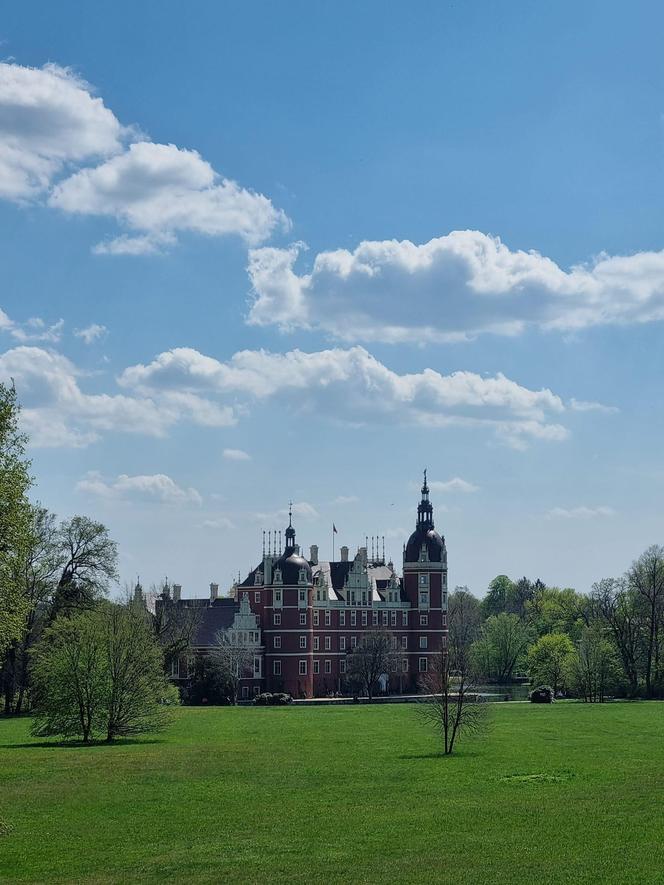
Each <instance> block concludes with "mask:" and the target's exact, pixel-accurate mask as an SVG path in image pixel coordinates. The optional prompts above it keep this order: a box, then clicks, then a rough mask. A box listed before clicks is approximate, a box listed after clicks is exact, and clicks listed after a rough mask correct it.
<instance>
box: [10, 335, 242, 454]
mask: <svg viewBox="0 0 664 885" xmlns="http://www.w3.org/2000/svg"><path fill="white" fill-rule="evenodd" d="M82 377H83V375H82V373H81V372H80V371H79V370H78V369H77V368H76V366H75V365H74V364H73V363H72V362H71V361H70V360H68V359H67V358H66V357H65V356H63V355H62V354H59V353H55V352H54V351H50V350H45V349H43V348H39V347H25V346H22V347H15V348H13V349H11V350H8V351H6V352H5V353H3V354H1V355H0V379H3V380H5V379H9V378H13V379H14V381H15V383H16V388H17V390H18V394H19V398H20V400H21V403H22V405H23V410H22V413H21V421H22V424H23V427H24V429H25V431H26V432H27V433H29V435H30V439H31V443H32V445H33V446H37V447H54V446H74V447H80V446H85V445H88V444H89V443H91V442H94V441H95V440H97V439H98V438H99V435H100V433H102V432H109V431H116V432H126V433H142V434H146V435H150V436H164V435H165V434H166V432H167V430H168V429H169V428H170V427H172V426H173V425H174V424H176V423H178V422H180V421H183V420H190V421H192V422H193V423H196V424H201V425H205V426H213V427H222V426H228V425H230V424H233V423H234V422H235V420H236V419H235V416H234V413H233V409H232V408H231V407H230V406H222V405H218V404H216V403H212V402H210V401H208V400H205V399H202V398H201V397H199V396H197V395H196V394H195V393H187V392H182V391H163V392H162V393H161V394H160V395H158V396H129V395H126V394H118V393H112V394H108V393H86V392H85V391H83V390H82V389H81V387H80V384H79V380H80V379H82Z"/></svg>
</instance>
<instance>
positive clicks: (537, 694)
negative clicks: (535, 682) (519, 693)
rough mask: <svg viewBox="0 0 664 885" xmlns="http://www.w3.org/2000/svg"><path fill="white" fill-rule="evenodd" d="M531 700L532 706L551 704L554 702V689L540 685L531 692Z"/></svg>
mask: <svg viewBox="0 0 664 885" xmlns="http://www.w3.org/2000/svg"><path fill="white" fill-rule="evenodd" d="M529 698H530V703H531V704H550V703H551V702H552V701H553V689H552V688H551V686H549V685H540V687H539V688H534V689H533V690H532V691H531V692H530V694H529Z"/></svg>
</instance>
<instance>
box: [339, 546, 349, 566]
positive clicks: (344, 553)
mask: <svg viewBox="0 0 664 885" xmlns="http://www.w3.org/2000/svg"><path fill="white" fill-rule="evenodd" d="M339 553H340V555H341V561H342V562H348V547H345V546H344V547H342V548H341V550H340V551H339Z"/></svg>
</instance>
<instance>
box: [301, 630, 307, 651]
mask: <svg viewBox="0 0 664 885" xmlns="http://www.w3.org/2000/svg"><path fill="white" fill-rule="evenodd" d="M306 647H307V634H306V633H303V634H302V635H301V636H300V649H302V650H305V649H306Z"/></svg>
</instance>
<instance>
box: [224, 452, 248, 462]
mask: <svg viewBox="0 0 664 885" xmlns="http://www.w3.org/2000/svg"><path fill="white" fill-rule="evenodd" d="M223 455H224V458H227V459H228V460H229V461H251V455H249V454H248V453H247V452H243V451H242V449H224V451H223Z"/></svg>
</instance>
